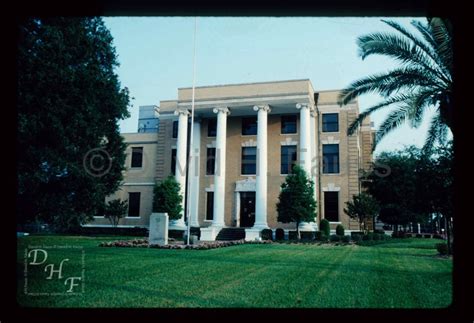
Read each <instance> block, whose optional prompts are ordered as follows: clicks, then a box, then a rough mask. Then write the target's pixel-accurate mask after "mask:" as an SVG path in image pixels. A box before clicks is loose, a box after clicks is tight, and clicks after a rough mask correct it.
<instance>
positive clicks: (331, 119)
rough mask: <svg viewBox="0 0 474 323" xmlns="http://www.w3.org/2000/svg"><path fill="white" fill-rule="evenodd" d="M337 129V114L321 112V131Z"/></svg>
mask: <svg viewBox="0 0 474 323" xmlns="http://www.w3.org/2000/svg"><path fill="white" fill-rule="evenodd" d="M337 131H339V114H337V113H323V132H337Z"/></svg>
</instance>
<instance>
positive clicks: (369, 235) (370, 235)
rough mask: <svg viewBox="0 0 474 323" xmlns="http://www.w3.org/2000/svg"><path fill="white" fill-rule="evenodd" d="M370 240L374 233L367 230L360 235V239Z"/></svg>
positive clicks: (372, 238)
mask: <svg viewBox="0 0 474 323" xmlns="http://www.w3.org/2000/svg"><path fill="white" fill-rule="evenodd" d="M370 240H374V233H372V232H369V233H367V234H365V235H363V236H362V241H370Z"/></svg>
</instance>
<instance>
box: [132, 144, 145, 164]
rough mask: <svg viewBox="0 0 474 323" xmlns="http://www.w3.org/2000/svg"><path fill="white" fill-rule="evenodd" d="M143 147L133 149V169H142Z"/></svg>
mask: <svg viewBox="0 0 474 323" xmlns="http://www.w3.org/2000/svg"><path fill="white" fill-rule="evenodd" d="M142 162H143V147H132V167H142Z"/></svg>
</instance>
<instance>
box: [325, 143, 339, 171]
mask: <svg viewBox="0 0 474 323" xmlns="http://www.w3.org/2000/svg"><path fill="white" fill-rule="evenodd" d="M323 173H324V174H332V173H339V145H338V144H330V145H323Z"/></svg>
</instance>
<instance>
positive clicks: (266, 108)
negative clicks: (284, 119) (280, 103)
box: [253, 104, 272, 112]
mask: <svg viewBox="0 0 474 323" xmlns="http://www.w3.org/2000/svg"><path fill="white" fill-rule="evenodd" d="M258 110H262V111H265V112H271V111H272V109H271V108H270V106H269V105H268V104H264V105H254V106H253V111H258Z"/></svg>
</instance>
